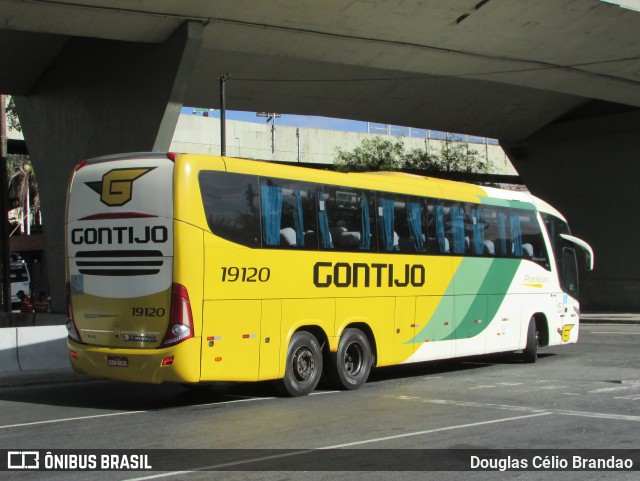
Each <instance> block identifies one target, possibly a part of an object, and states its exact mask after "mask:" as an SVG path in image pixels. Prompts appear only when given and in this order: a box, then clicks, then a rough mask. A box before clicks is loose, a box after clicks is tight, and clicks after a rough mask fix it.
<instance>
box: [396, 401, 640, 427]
mask: <svg viewBox="0 0 640 481" xmlns="http://www.w3.org/2000/svg"><path fill="white" fill-rule="evenodd" d="M386 397H387V398H392V399H398V400H403V401H418V402H423V403H428V404H448V405H453V406H460V407H476V408H477V407H480V408H490V409H502V410H507V411H520V412H531V413H549V414H561V415H564V416H578V417H585V418H598V419H612V420H616V421H631V422H640V416H632V415H627V414H608V413H596V412H589V411H571V410H565V409H538V408H532V407H529V406H512V405H510V404H492V403H481V402H473V401H454V400H450V399H426V398H420V397H414V396H386Z"/></svg>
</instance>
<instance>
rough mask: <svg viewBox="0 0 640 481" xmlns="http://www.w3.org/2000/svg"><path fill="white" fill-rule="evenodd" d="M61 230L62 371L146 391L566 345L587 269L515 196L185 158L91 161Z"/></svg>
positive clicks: (376, 176)
mask: <svg viewBox="0 0 640 481" xmlns="http://www.w3.org/2000/svg"><path fill="white" fill-rule="evenodd" d="M67 204H68V205H67V219H66V241H67V246H66V254H67V291H68V296H67V313H68V318H69V323H68V326H69V338H68V347H69V354H70V360H71V363H72V366H73V368H74V369H75V370H76V371H77V372H81V373H86V374H89V375H91V376H94V377H97V378H107V379H114V380H127V381H136V382H145V383H161V382H178V383H184V384H188V385H190V384H196V383H205V382H214V381H262V380H275V381H276V382H277V384H278V386H279V387H280V388H281V389H282V390H283V391H284V393H286V394H289V395H293V396H298V395H305V394H308V393H310V392H312V391H313V390H314V389H315V388H316V386H317V384H318V381H319V380H320V378H321V375H323V374H324V376H325V378H326V379H327V380H328V381H329V382H330V383H331V384H332V385H333V386H335V387H337V388H342V389H357V388H359V387H360V386H362V385H363V384H364V383H365V382H366V380H367V377H368V376H369V373H370V370H371V368H372V367H376V366H389V365H395V364H403V363H413V362H421V361H429V360H435V359H446V358H453V357H460V356H469V355H478V354H486V353H492V352H503V351H519V350H522V356H523V359H524V360H525V361H527V362H534V361H535V360H536V358H537V349H538V347H539V346H551V345H559V344H566V343H574V342H576V341H577V339H578V331H579V306H578V301H577V297H578V268H577V259H578V256H577V254H576V252H579V251H583V252H584V253H585V256H584V257H585V258H586V259H587V264H588V267H589V268H591V267H592V266H593V252H592V250H591V248H590V247H589V246H588V244H587V243H585V242H584V241H581V240H580V239H578V238H576V237H574V236H572V235H571V233H570V231H569V227H568V225H567V222H566V220H565V219H564V218H563V217H562V215H561V214H560V213H559V212H558V211H557V210H555V209H554V208H553V207H551V206H550V205H548V204H547V203H545V202H543V201H541V200H539V199H537V198H535V197H533V196H531V195H529V194H527V193H518V192H513V191H507V190H500V189H495V188H485V187H479V186H475V185H469V184H464V183H457V182H451V181H445V180H438V179H434V178H426V177H420V176H415V175H409V174H402V173H388V172H387V173H384V172H380V173H358V174H344V173H336V172H329V171H321V170H316V169H309V168H302V167H292V166H287V165H282V164H277V163H267V162H258V161H250V160H241V159H234V158H226V157H213V156H204V155H194V154H171V153H169V154H157V153H148V154H128V155H117V156H108V157H101V158H96V159H92V160H89V161H84V162H82V163H81V164H80V165H78V166H77V168H76V169H75V171H74V173H73V176H72V180H71V183H70V187H69V194H68V202H67Z"/></svg>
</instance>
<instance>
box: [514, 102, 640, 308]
mask: <svg viewBox="0 0 640 481" xmlns="http://www.w3.org/2000/svg"><path fill="white" fill-rule="evenodd" d="M608 110H609V112H610V111H611V106H610V107H609V109H608ZM618 110H620V109H618ZM592 111H593V110H592ZM502 145H503V148H504V149H505V151H506V152H507V154H508V155H509V157H510V159H511V161H512V162H513V164H514V165H515V167H516V169H517V170H518V172H519V173H520V175H521V176H522V178H523V179H524V181H525V183H526V184H527V186H528V187H529V189H530V190H531V192H532V193H533V194H535V195H538V196H539V197H541V198H543V199H544V200H546V201H548V202H549V203H551V204H553V205H554V206H555V207H556V208H558V209H559V210H560V211H561V212H562V213H563V214H564V215H565V217H567V220H568V221H569V225H570V227H571V229H572V232H573V234H574V235H576V236H578V237H581V238H584V239H585V240H586V241H587V242H589V243H590V244H591V246H592V247H593V249H594V253H595V270H594V271H592V272H585V273H581V279H580V280H581V301H582V306H583V309H588V310H601V311H602V310H606V311H632V312H638V311H640V269H639V268H638V266H639V265H640V249H639V248H638V241H639V240H640V221H639V220H638V219H639V216H640V214H639V209H640V201H639V200H638V190H637V185H636V184H637V180H638V179H640V162H639V161H640V111H639V110H635V111H631V110H628V109H627V111H626V112H624V111H622V112H619V113H607V111H606V110H605V111H604V112H602V115H600V116H592V117H589V118H579V117H578V118H575V117H574V118H573V119H568V120H565V121H562V122H558V123H556V124H551V125H549V126H547V127H545V128H544V129H542V130H541V131H539V132H537V133H536V134H535V135H533V136H532V137H530V138H528V139H526V140H524V141H521V142H517V143H506V142H502Z"/></svg>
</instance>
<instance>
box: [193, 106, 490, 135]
mask: <svg viewBox="0 0 640 481" xmlns="http://www.w3.org/2000/svg"><path fill="white" fill-rule="evenodd" d="M204 112H207V113H208V114H209V116H211V117H216V118H219V117H220V110H217V109H216V110H213V109H211V110H207V109H196V108H194V107H183V108H182V113H183V114H188V115H203V113H204ZM226 115H227V119H228V120H239V121H242V122H256V123H261V124H264V123H266V122H267V118H265V117H258V116H257V115H256V112H244V111H238V110H227V114H226ZM276 125H285V126H287V127H300V128H307V129H326V130H342V131H346V132H370V133H374V134H379V135H382V134H386V133H391V134H392V135H402V136H404V137H409V136H411V137H422V138H424V137H425V135H427V130H426V129H416V128H409V127H400V126H396V125H392V126H387V125H384V124H376V123H369V122H363V121H360V120H348V119H336V118H330V117H318V116H314V115H294V114H281V116H280V117H278V118H276ZM444 137H445V133H444V132H440V131H436V130H431V131H429V138H432V139H440V138H444ZM465 137H467V136H464V135H460V134H455V135H454V137H453V138H454V139H455V140H465ZM478 139H482V138H481V137H474V136H468V140H470V141H475V142H482V140H478ZM489 143H492V144H494V143H496V144H497V143H498V142H497V141H496V140H495V139H489Z"/></svg>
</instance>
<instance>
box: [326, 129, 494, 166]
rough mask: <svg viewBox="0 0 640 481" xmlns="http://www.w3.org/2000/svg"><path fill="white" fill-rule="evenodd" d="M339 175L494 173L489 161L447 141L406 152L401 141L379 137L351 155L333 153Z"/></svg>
mask: <svg viewBox="0 0 640 481" xmlns="http://www.w3.org/2000/svg"><path fill="white" fill-rule="evenodd" d="M334 165H335V166H336V168H337V170H339V171H341V172H367V171H369V172H370V171H380V170H420V171H425V172H430V173H431V172H432V173H438V172H463V173H480V174H488V173H491V172H492V171H493V165H492V164H491V162H490V161H486V162H485V161H484V160H483V159H481V158H480V155H479V153H478V151H477V150H475V149H472V148H470V147H469V144H468V143H466V142H465V143H462V142H452V141H451V140H450V139H449V138H447V139H446V140H445V141H444V142H443V143H442V146H441V148H440V150H436V149H433V148H431V149H425V150H421V149H412V150H410V151H406V150H405V146H404V140H403V139H402V138H400V139H399V140H396V141H394V142H392V141H390V140H385V139H383V138H382V137H373V138H369V139H365V140H363V141H362V145H361V146H360V147H356V148H355V149H354V150H353V151H352V152H351V151H347V150H344V149H341V148H337V149H336V159H335V162H334Z"/></svg>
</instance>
